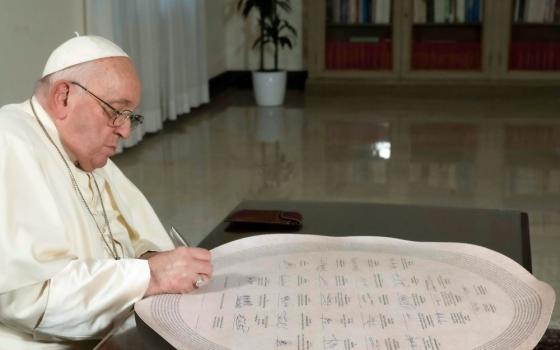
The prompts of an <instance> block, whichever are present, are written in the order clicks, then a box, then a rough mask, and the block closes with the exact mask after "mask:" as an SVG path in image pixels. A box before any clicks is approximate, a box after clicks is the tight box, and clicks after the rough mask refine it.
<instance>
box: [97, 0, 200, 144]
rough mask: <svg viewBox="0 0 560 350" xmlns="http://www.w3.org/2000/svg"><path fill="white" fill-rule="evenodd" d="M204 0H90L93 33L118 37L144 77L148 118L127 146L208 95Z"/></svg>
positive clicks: (142, 108) (143, 106)
mask: <svg viewBox="0 0 560 350" xmlns="http://www.w3.org/2000/svg"><path fill="white" fill-rule="evenodd" d="M204 2H205V0H127V1H121V0H86V23H87V31H88V34H92V35H101V36H104V37H106V38H108V39H111V40H113V41H114V42H115V43H117V44H118V45H119V46H121V47H122V48H123V49H124V50H125V51H126V52H127V53H128V54H129V55H130V57H131V58H132V60H133V61H134V64H135V66H136V69H137V70H138V74H139V75H140V80H141V81H142V103H141V105H140V108H139V109H138V113H139V114H142V115H144V117H145V119H144V124H142V125H141V126H140V127H138V128H137V129H136V130H135V131H134V134H133V135H132V136H131V137H130V138H129V139H127V140H125V141H124V144H123V145H122V146H124V147H130V146H132V145H134V144H136V143H138V142H139V141H140V140H141V139H142V136H143V135H144V134H145V133H146V132H155V131H157V130H159V129H161V128H162V127H163V122H164V121H165V120H168V119H170V120H175V119H177V116H178V115H181V114H184V113H187V112H189V111H190V109H191V107H196V106H199V105H200V104H202V103H206V102H208V101H209V97H208V62H207V61H208V60H207V54H206V23H205V19H206V17H205V3H204Z"/></svg>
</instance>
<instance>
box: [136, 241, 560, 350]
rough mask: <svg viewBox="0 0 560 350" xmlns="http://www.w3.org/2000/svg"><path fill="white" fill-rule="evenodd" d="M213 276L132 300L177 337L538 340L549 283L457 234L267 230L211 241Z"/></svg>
mask: <svg viewBox="0 0 560 350" xmlns="http://www.w3.org/2000/svg"><path fill="white" fill-rule="evenodd" d="M212 258H213V265H214V276H213V278H212V280H211V283H210V284H209V285H207V286H205V287H204V288H201V289H200V290H197V291H196V292H194V293H191V294H186V295H161V296H156V297H151V298H147V299H145V300H143V301H141V302H139V303H138V304H137V305H136V312H137V313H138V315H139V316H140V317H141V318H142V319H143V321H144V322H146V323H147V324H148V325H149V326H150V327H152V328H153V329H154V330H155V331H156V332H158V333H159V334H160V335H161V336H162V337H163V338H164V339H166V340H167V341H168V342H169V343H171V344H172V345H173V346H175V347H177V348H179V349H197V350H198V349H201V350H202V349H204V350H206V349H279V350H282V349H285V350H290V349H295V350H304V349H309V350H311V349H317V350H338V349H340V350H351V349H363V350H378V349H379V350H397V349H411V350H416V349H418V350H420V349H422V350H424V349H430V350H431V349H434V350H435V349H493V350H495V349H507V350H511V349H532V348H533V347H534V346H535V345H536V344H537V343H538V341H539V339H540V337H541V336H542V334H543V333H544V331H545V330H546V328H547V325H548V322H549V320H550V316H551V313H552V309H553V306H554V298H555V295H554V291H553V290H552V288H551V287H550V286H549V285H547V284H546V283H543V282H540V281H538V280H537V279H535V278H534V277H533V276H532V275H531V274H530V273H529V272H527V271H526V270H525V269H523V268H522V267H521V266H520V265H519V264H517V263H516V262H514V261H513V260H511V259H509V258H507V257H505V256H503V255H501V254H499V253H496V252H494V251H491V250H489V249H486V248H483V247H479V246H474V245H469V244H460V243H423V242H411V241H404V240H398V239H393V238H386V237H326V236H316V235H286V234H274V235H262V236H255V237H250V238H246V239H242V240H238V241H234V242H231V243H228V244H226V245H223V246H220V247H218V248H216V249H214V250H212Z"/></svg>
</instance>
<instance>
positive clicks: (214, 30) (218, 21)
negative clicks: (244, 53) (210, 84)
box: [206, 0, 228, 78]
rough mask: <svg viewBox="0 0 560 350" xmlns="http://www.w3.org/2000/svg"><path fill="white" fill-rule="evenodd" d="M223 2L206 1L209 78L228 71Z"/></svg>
mask: <svg viewBox="0 0 560 350" xmlns="http://www.w3.org/2000/svg"><path fill="white" fill-rule="evenodd" d="M225 1H226V0H207V1H206V37H207V45H206V46H207V52H208V77H209V78H213V77H215V76H217V75H219V74H221V73H223V72H225V71H226V70H227V69H228V68H227V56H226V42H225V30H226V29H225Z"/></svg>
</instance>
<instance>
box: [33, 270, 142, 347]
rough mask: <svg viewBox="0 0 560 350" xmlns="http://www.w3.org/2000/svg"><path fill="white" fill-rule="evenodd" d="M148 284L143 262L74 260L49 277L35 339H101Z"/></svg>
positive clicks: (137, 298)
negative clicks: (46, 293) (44, 305)
mask: <svg viewBox="0 0 560 350" xmlns="http://www.w3.org/2000/svg"><path fill="white" fill-rule="evenodd" d="M149 281H150V269H149V265H148V261H147V260H142V259H122V260H112V259H103V260H100V259H99V260H75V261H72V262H70V263H69V264H68V265H67V266H66V267H65V268H64V269H63V270H62V271H60V272H59V273H58V274H57V275H55V276H54V277H53V278H51V280H50V283H49V286H48V291H47V292H48V297H47V303H46V309H45V310H44V313H43V315H42V317H41V319H40V322H39V324H38V326H37V327H36V328H35V330H34V332H33V333H34V337H35V338H36V339H38V340H39V339H41V340H47V339H53V338H59V339H70V340H81V339H85V338H93V337H101V336H103V334H104V333H105V332H106V331H108V330H109V328H110V327H111V325H112V322H113V320H115V319H117V318H119V317H121V316H123V315H124V314H125V313H127V312H128V311H130V309H131V308H132V306H133V305H134V303H135V302H137V301H138V300H140V299H142V297H143V296H144V293H145V291H146V289H147V288H148V284H149Z"/></svg>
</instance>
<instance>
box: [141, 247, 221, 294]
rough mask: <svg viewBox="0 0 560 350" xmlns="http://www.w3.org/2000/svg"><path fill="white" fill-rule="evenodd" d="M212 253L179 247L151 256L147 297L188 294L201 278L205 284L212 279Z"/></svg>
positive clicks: (200, 249)
mask: <svg viewBox="0 0 560 350" xmlns="http://www.w3.org/2000/svg"><path fill="white" fill-rule="evenodd" d="M210 257H211V256H210V252H209V251H208V250H206V249H202V248H187V247H179V248H176V249H173V250H169V251H166V252H161V253H157V254H155V255H151V256H150V257H149V258H148V264H149V265H150V274H151V277H150V284H149V285H148V289H147V290H146V293H145V294H144V296H145V297H147V296H150V295H155V294H166V293H188V292H190V291H192V290H193V289H195V285H194V284H195V282H196V280H197V279H198V278H199V277H201V278H203V279H204V284H206V283H208V280H209V279H210V278H211V277H212V264H211V263H210Z"/></svg>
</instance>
